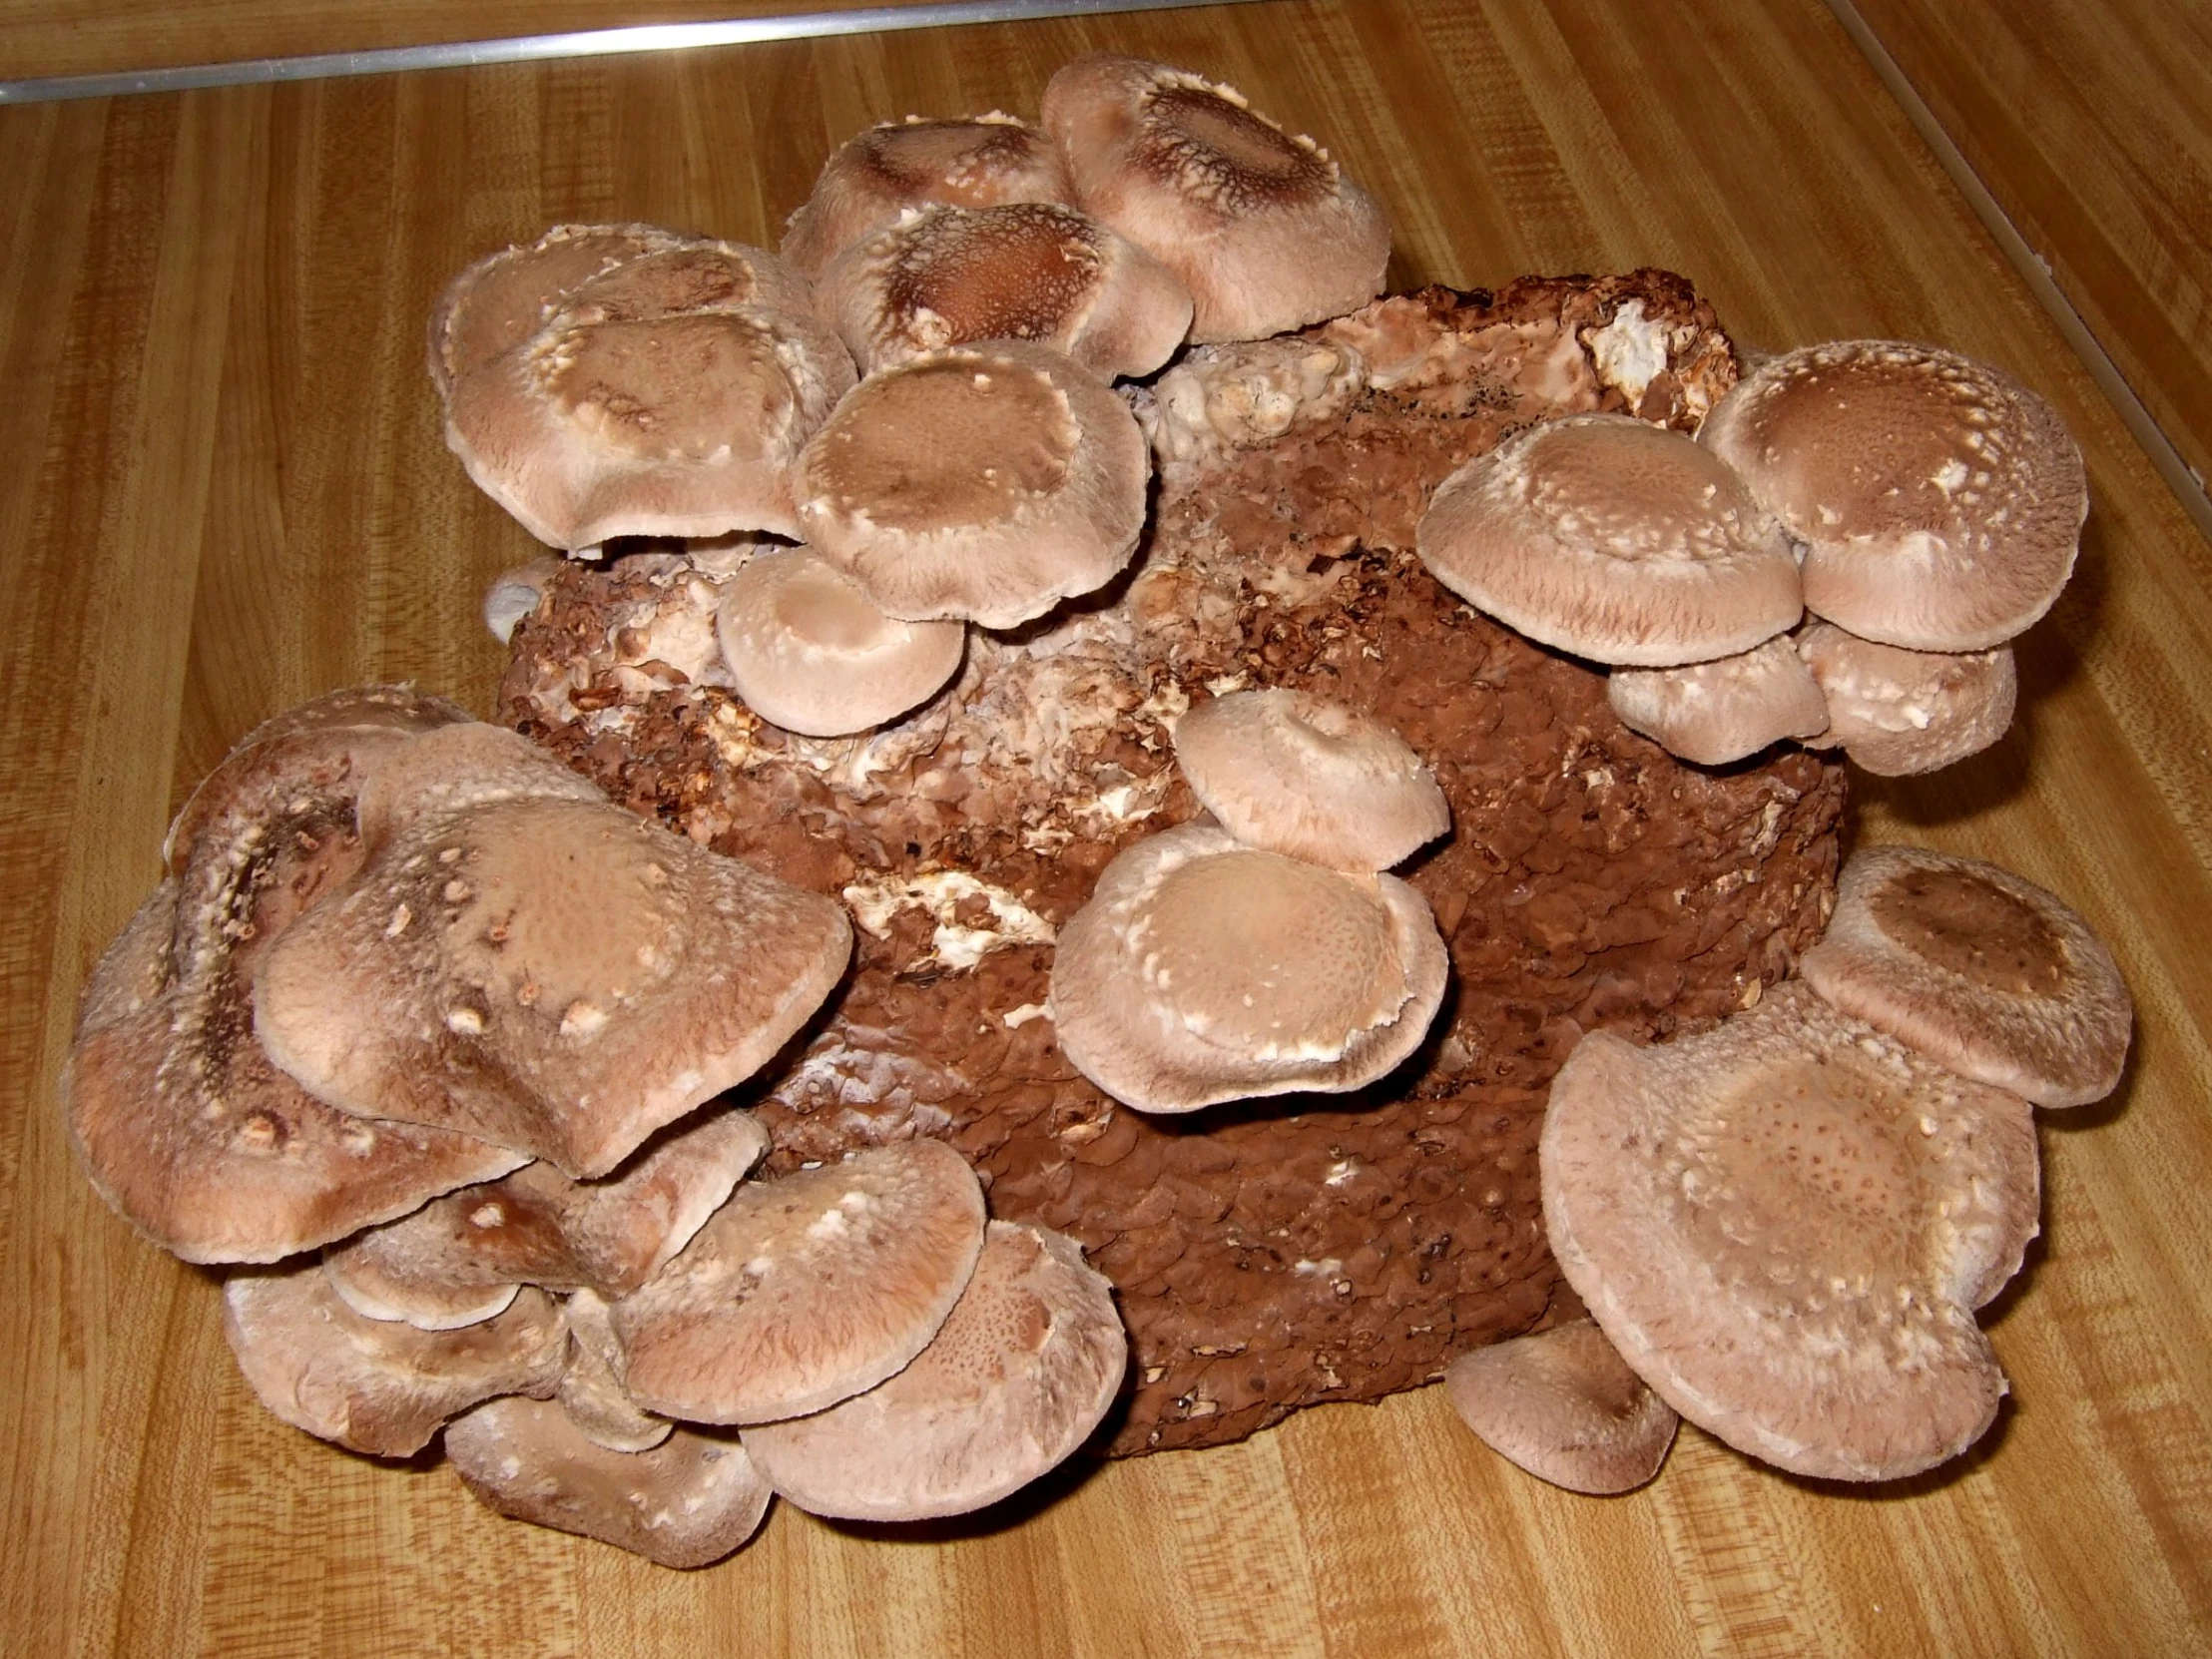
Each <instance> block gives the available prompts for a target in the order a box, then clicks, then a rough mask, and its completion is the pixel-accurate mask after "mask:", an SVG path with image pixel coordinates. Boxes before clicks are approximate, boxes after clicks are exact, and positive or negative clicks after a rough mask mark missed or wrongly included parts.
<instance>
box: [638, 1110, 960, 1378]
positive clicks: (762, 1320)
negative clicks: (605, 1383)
mask: <svg viewBox="0 0 2212 1659" xmlns="http://www.w3.org/2000/svg"><path fill="white" fill-rule="evenodd" d="M982 1248H983V1192H982V1188H981V1186H980V1185H979V1184H978V1183H977V1182H976V1179H975V1174H974V1172H973V1171H972V1170H970V1169H969V1168H968V1166H967V1164H966V1162H965V1161H964V1160H963V1159H962V1158H961V1157H960V1155H959V1154H958V1153H957V1152H954V1151H953V1150H952V1149H951V1148H950V1147H948V1146H946V1145H944V1144H943V1143H942V1142H940V1141H929V1140H916V1141H906V1142H901V1143H898V1144H896V1145H893V1146H884V1147H874V1148H870V1149H869V1150H867V1151H864V1152H858V1153H854V1154H852V1155H851V1156H849V1157H847V1158H846V1159H844V1161H843V1162H841V1163H837V1164H830V1165H827V1166H825V1167H823V1168H821V1169H814V1170H802V1171H800V1172H799V1173H797V1174H794V1175H787V1176H785V1177H783V1178H782V1179H780V1180H776V1181H755V1182H749V1183H748V1184H747V1185H745V1186H744V1187H742V1188H740V1189H739V1190H738V1192H737V1194H736V1195H735V1196H734V1197H733V1198H732V1199H731V1200H730V1202H729V1203H728V1204H726V1205H724V1206H723V1207H722V1209H721V1210H720V1211H718V1212H717V1213H716V1215H715V1217H714V1219H713V1220H712V1221H710V1222H709V1223H708V1224H707V1225H706V1227H705V1228H703V1229H702V1230H701V1231H700V1234H699V1236H698V1237H697V1238H696V1239H694V1240H693V1241H692V1242H691V1244H690V1246H689V1247H687V1248H686V1249H685V1251H684V1253H683V1254H682V1255H680V1256H678V1257H677V1258H676V1260H675V1261H673V1262H671V1263H670V1264H669V1265H668V1266H667V1267H666V1268H664V1269H663V1270H662V1271H661V1272H660V1274H659V1275H658V1276H656V1277H655V1278H654V1279H652V1280H651V1281H650V1282H648V1283H647V1284H646V1285H645V1286H643V1287H642V1288H641V1289H639V1290H637V1291H634V1292H632V1293H631V1294H630V1295H629V1296H626V1297H624V1298H623V1299H622V1300H621V1301H619V1302H617V1303H616V1304H615V1305H614V1326H615V1335H616V1337H617V1338H618V1339H620V1341H621V1343H622V1348H623V1353H624V1355H625V1357H626V1362H627V1363H626V1369H625V1375H624V1382H625V1383H626V1385H627V1386H628V1388H629V1390H630V1396H631V1397H632V1398H633V1399H635V1400H637V1401H638V1402H639V1403H640V1404H642V1405H645V1406H646V1407H648V1408H649V1409H651V1410H655V1411H661V1412H665V1413H666V1414H668V1415H670V1416H675V1417H683V1418H685V1419H687V1420H689V1421H693V1422H765V1421H769V1420H771V1419H774V1418H777V1417H789V1416H798V1415H801V1414H803V1413H805V1412H808V1411H819V1410H821V1409H822V1408H823V1407H824V1406H826V1405H833V1404H835V1403H836V1402H837V1401H838V1400H840V1399H843V1398H845V1397H846V1396H847V1395H850V1394H855V1393H858V1392H860V1391H861V1390H862V1389H863V1388H871V1387H873V1386H874V1385H875V1384H876V1383H880V1382H882V1381H883V1379H884V1378H886V1377H889V1376H890V1375H892V1374H893V1373H894V1372H897V1371H898V1370H900V1369H901V1368H903V1367H904V1366H905V1365H906V1364H907V1363H908V1362H909V1361H910V1360H912V1359H913V1357H914V1356H915V1355H916V1354H919V1353H920V1352H921V1351H922V1348H923V1347H924V1346H925V1345H926V1344H927V1343H928V1341H929V1339H930V1338H931V1337H933V1336H935V1335H936V1333H937V1329H938V1327H939V1326H941V1325H943V1324H944V1321H945V1316H946V1315H947V1314H949V1313H950V1312H951V1311H952V1305H953V1303H954V1302H955V1301H956V1300H957V1299H958V1297H959V1295H960V1292H961V1290H962V1288H963V1287H965V1286H966V1284H967V1282H968V1278H969V1276H970V1275H971V1274H972V1273H973V1272H974V1270H975V1259H976V1256H977V1254H978V1253H979V1252H980V1251H981V1250H982Z"/></svg>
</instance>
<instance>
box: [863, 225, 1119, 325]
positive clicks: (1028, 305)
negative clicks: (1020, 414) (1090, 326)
mask: <svg viewBox="0 0 2212 1659" xmlns="http://www.w3.org/2000/svg"><path fill="white" fill-rule="evenodd" d="M1097 242H1098V237H1097V234H1096V232H1095V230H1094V229H1093V228H1092V227H1091V225H1090V224H1089V222H1088V221H1086V220H1085V219H1083V218H1082V216H1080V215H1078V214H1075V213H1071V212H1069V211H1068V210H1067V209H1064V208H1054V207H1048V206H1043V205H1034V204H1024V205H1021V206H1017V207H1005V208H994V209H991V210H989V211H988V212H986V213H979V214H974V215H958V214H951V215H945V216H942V217H940V218H937V219H935V220H933V221H930V222H928V223H926V224H925V225H923V226H922V227H920V228H919V229H918V230H917V232H916V235H915V239H914V243H913V245H912V247H911V248H910V249H909V250H908V251H907V253H906V256H905V257H904V258H903V259H901V260H900V261H899V263H898V264H897V266H896V267H895V268H894V269H893V270H892V271H891V273H890V277H889V280H888V281H887V282H886V283H885V296H886V298H887V299H888V301H889V306H890V310H891V313H892V315H894V316H895V317H897V318H899V319H900V320H901V321H906V320H909V319H911V318H913V317H914V316H915V315H916V313H918V312H922V311H931V312H934V313H935V314H936V315H937V316H939V317H941V318H943V319H944V323H945V333H944V335H943V336H942V337H943V338H944V339H945V340H946V341H947V342H948V343H957V342H960V341H963V340H979V339H1043V338H1046V337H1048V336H1050V335H1052V334H1054V333H1056V332H1058V331H1059V329H1060V327H1061V325H1062V324H1063V323H1064V322H1065V321H1066V320H1067V318H1068V317H1069V315H1070V314H1071V313H1073V312H1074V311H1075V310H1076V308H1077V307H1078V306H1079V305H1081V304H1082V302H1083V299H1084V297H1085V295H1086V294H1088V293H1089V292H1090V291H1091V290H1092V289H1093V288H1094V287H1096V286H1097V284H1098V281H1099V277H1100V275H1101V272H1102V269H1103V267H1102V264H1101V261H1100V257H1099V250H1098V248H1097Z"/></svg>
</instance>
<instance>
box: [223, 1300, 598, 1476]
mask: <svg viewBox="0 0 2212 1659" xmlns="http://www.w3.org/2000/svg"><path fill="white" fill-rule="evenodd" d="M223 1334H224V1335H225V1336H226V1337H228V1338H229V1339H230V1342H231V1352H232V1353H233V1354H235V1355H237V1356H238V1362H239V1369H240V1370H241V1371H243V1372H244V1373H245V1374H246V1381H247V1382H248V1383H251V1384H253V1388H254V1392H255V1393H256V1394H257V1395H259V1396H260V1398H261V1401H262V1403H263V1404H264V1405H266V1406H268V1407H269V1408H270V1409H271V1410H272V1411H274V1412H276V1413H277V1415H278V1416H279V1417H282V1418H283V1419H284V1421H286V1422H288V1423H290V1424H291V1425H292V1426H293V1427H294V1428H303V1429H305V1430H306V1431H307V1432H308V1433H310V1434H315V1435H319V1436H320V1437H321V1438H323V1439H325V1440H335V1441H336V1442H337V1443H338V1444H339V1445H342V1446H346V1447H348V1448H350V1449H352V1450H354V1451H365V1452H367V1453H369V1454H370V1455H371V1456H376V1457H405V1456H407V1455H409V1454H410V1453H413V1452H416V1451H420V1450H421V1449H422V1448H423V1446H424V1445H426V1444H428V1443H429V1439H430V1436H431V1435H432V1434H434V1433H436V1432H437V1430H438V1425H439V1424H440V1423H442V1422H444V1421H445V1420H446V1419H447V1418H448V1417H451V1416H453V1415H454V1414H455V1413H456V1412H460V1411H465V1410H467V1409H468V1408H469V1407H470V1406H471V1405H474V1404H475V1403H476V1402H477V1401H478V1400H482V1399H489V1398H491V1397H492V1396H493V1395H495V1394H511V1393H528V1394H537V1395H541V1396H542V1395H547V1394H550V1393H552V1392H553V1390H554V1388H555V1387H556V1386H557V1385H558V1384H559V1382H560V1376H561V1368H562V1365H563V1363H564V1361H565V1359H566V1356H567V1352H568V1330H567V1327H566V1326H565V1325H564V1324H563V1323H562V1321H561V1311H560V1310H559V1309H558V1308H556V1307H555V1306H554V1305H553V1302H552V1299H551V1298H549V1297H547V1296H546V1295H545V1294H544V1293H543V1292H542V1291H536V1290H531V1289H528V1288H525V1289H524V1290H523V1291H522V1293H521V1294H520V1295H519V1296H517V1297H516V1298H515V1301H514V1305H513V1306H512V1307H510V1308H509V1309H508V1310H507V1311H506V1312H505V1313H503V1314H501V1315H499V1316H498V1317H497V1318H496V1319H492V1320H487V1321H485V1322H484V1323H482V1324H480V1325H471V1326H468V1327H466V1328H464V1329H462V1330H459V1331H418V1330H416V1329H415V1328H414V1327H413V1326H411V1325H402V1324H396V1323H392V1322H388V1321H384V1320H366V1319H362V1318H361V1317H360V1316H359V1315H358V1314H356V1313H354V1312H353V1311H352V1310H351V1309H350V1308H348V1307H346V1306H345V1304H344V1303H342V1302H340V1301H339V1300H338V1297H337V1293H336V1292H335V1291H333V1290H332V1289H331V1288H330V1283H329V1281H328V1280H326V1279H324V1278H323V1276H322V1273H321V1271H320V1270H319V1269H317V1268H315V1267H312V1266H309V1267H305V1268H298V1269H294V1270H292V1271H291V1272H289V1273H268V1272H259V1273H256V1272H248V1273H239V1274H235V1275H233V1276H232V1278H231V1279H230V1281H229V1282H228V1283H226V1284H225V1286H224V1287H223Z"/></svg>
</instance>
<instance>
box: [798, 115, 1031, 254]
mask: <svg viewBox="0 0 2212 1659" xmlns="http://www.w3.org/2000/svg"><path fill="white" fill-rule="evenodd" d="M1073 199H1074V198H1073V193H1072V191H1071V190H1070V188H1069V185H1068V180H1067V172H1066V170H1065V169H1064V168H1063V167H1062V166H1061V165H1060V157H1059V153H1058V152H1057V151H1056V150H1054V149H1053V147H1052V143H1051V141H1050V140H1049V139H1047V138H1046V137H1045V136H1044V135H1043V134H1042V133H1040V132H1038V131H1037V130H1036V129H1035V128H1033V127H1029V126H1026V125H1025V124H1023V123H1022V122H1019V121H1016V120H1015V119H1014V118H1013V117H1012V116H1010V115H1000V114H998V113H997V112H996V111H993V112H992V113H991V114H989V115H984V116H977V117H975V118H973V119H972V120H966V121H923V120H921V119H920V118H919V117H915V116H909V117H908V118H907V119H906V120H904V121H902V122H901V121H888V122H884V123H883V124H882V125H880V126H877V127H872V128H870V129H869V130H868V131H866V132H864V133H862V134H861V135H860V136H859V137H858V138H855V139H849V140H847V141H846V142H845V143H844V145H843V146H842V147H841V148H839V149H838V150H837V151H836V152H835V153H834V154H832V155H831V156H830V160H829V161H828V162H826V163H824V164H823V169H822V176H821V177H820V178H819V179H817V180H816V181H815V193H814V195H813V196H812V197H810V198H809V199H808V200H807V202H806V203H805V204H804V205H803V206H802V207H801V208H800V210H799V211H798V212H797V213H795V214H793V215H792V217H791V223H790V225H789V226H788V227H786V229H785V232H784V244H783V248H782V250H781V252H782V254H783V257H784V259H785V261H786V262H787V263H788V264H789V265H790V266H791V267H792V269H793V270H795V271H797V272H799V273H801V274H802V275H804V276H806V277H821V276H822V274H823V273H824V272H825V271H826V270H828V269H829V266H830V261H831V260H833V259H835V258H836V257H837V255H838V254H840V253H842V252H843V251H844V250H845V249H847V248H849V247H851V246H852V244H854V243H856V242H858V241H859V240H860V239H861V238H862V237H864V236H866V235H867V234H868V233H869V232H871V231H878V230H881V229H882V228H883V227H884V226H886V225H892V224H896V223H897V221H898V217H899V215H900V214H902V213H904V212H905V211H906V210H908V209H909V208H920V207H926V206H928V205H929V204H931V203H944V204H946V205H949V206H952V207H960V208H988V207H995V206H997V205H998V204H1000V203H1008V202H1069V201H1072V200H1073Z"/></svg>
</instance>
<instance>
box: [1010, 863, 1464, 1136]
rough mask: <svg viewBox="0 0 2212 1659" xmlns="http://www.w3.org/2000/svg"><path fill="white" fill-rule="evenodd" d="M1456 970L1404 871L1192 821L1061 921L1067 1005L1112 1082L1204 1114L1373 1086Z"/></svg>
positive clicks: (1157, 1103) (1118, 1094)
mask: <svg viewBox="0 0 2212 1659" xmlns="http://www.w3.org/2000/svg"><path fill="white" fill-rule="evenodd" d="M1448 972H1449V964H1448V962H1447V959H1446V957H1445V953H1444V947H1443V941H1442V939H1441V938H1440V937H1439V936H1438V934H1437V932H1436V922H1435V918H1434V916H1433V915H1431V914H1430V913H1429V909H1428V904H1427V901H1426V900H1424V899H1423V898H1421V896H1420V895H1419V894H1418V893H1416V892H1414V891H1413V889H1412V888H1410V887H1408V886H1406V885H1405V883H1404V882H1402V881H1399V880H1397V879H1396V878H1395V877H1393V876H1388V875H1376V876H1353V875H1347V874H1344V873H1342V872H1341V871H1338V870H1333V869H1326V868H1323V867H1322V866H1320V865H1318V864H1311V863H1307V862H1305V861H1303V860H1301V859H1297V858H1286V857H1284V856H1283V855H1282V854H1281V853H1277V852H1256V851H1253V850H1251V849H1250V848H1248V847H1245V846H1242V845H1240V844H1239V843H1238V841H1237V840H1236V839H1235V838H1234V837H1233V836H1231V835H1230V834H1229V833H1228V832H1227V831H1225V830H1218V829H1215V828H1214V827H1213V826H1211V825H1204V824H1187V825H1184V826H1181V827H1180V828H1178V829H1174V830H1167V831H1165V832H1163V833H1161V834H1157V835H1151V836H1148V837H1146V838H1145V839H1144V840H1141V841H1138V842H1137V843H1136V844H1135V845H1133V846H1131V847H1129V848H1127V849H1126V850H1125V851H1123V852H1122V853H1121V854H1120V855H1119V856H1118V857H1116V858H1115V859H1114V861H1113V862H1112V863H1110V864H1108V865H1107V866H1106V870H1105V873H1103V874H1102V875H1101V876H1100V877H1099V879H1098V885H1097V887H1096V888H1095V889H1094V890H1093V891H1092V894H1091V899H1090V902H1089V903H1087V904H1085V905H1084V906H1083V908H1082V909H1080V910H1078V911H1077V912H1076V913H1075V914H1074V915H1073V916H1070V917H1069V918H1068V920H1067V922H1066V924H1065V925H1064V926H1062V928H1061V929H1060V940H1059V946H1058V950H1057V953H1056V954H1055V956H1054V958H1053V964H1052V1014H1053V1019H1054V1021H1055V1022H1056V1025H1057V1028H1058V1037H1059V1042H1060V1047H1061V1050H1062V1051H1063V1052H1064V1053H1065V1054H1066V1055H1067V1057H1068V1060H1069V1062H1070V1063H1071V1064H1073V1065H1074V1066H1075V1068H1076V1069H1077V1070H1078V1071H1080V1072H1082V1073H1083V1075H1084V1076H1086V1077H1088V1078H1089V1079H1090V1080H1091V1081H1092V1082H1093V1083H1096V1084H1097V1085H1098V1086H1099V1087H1100V1088H1101V1089H1103V1090H1105V1091H1106V1093H1108V1094H1110V1095H1112V1096H1113V1097H1114V1098H1115V1099H1116V1100H1119V1101H1122V1102H1123V1103H1125V1104H1127V1105H1130V1106H1134V1107H1137V1108H1138V1109H1139V1110H1141V1111H1147V1112H1189V1111H1195V1110H1197V1109H1198V1108H1199V1107H1201V1106H1210V1105H1213V1104H1215V1103H1216V1102H1218V1101H1224V1100H1240V1099H1245V1098H1249V1097H1252V1096H1257V1095H1273V1094H1288V1093H1290V1092H1292V1091H1294V1090H1306V1089H1312V1090H1321V1091H1327V1092H1341V1091H1343V1090H1346V1089H1356V1088H1359V1087H1360V1086H1361V1085H1363V1084H1365V1083H1371V1082H1373V1081H1374V1080H1375V1079H1376V1078H1378V1077H1381V1076H1383V1074H1384V1073H1386V1072H1388V1071H1389V1070H1390V1069H1391V1068H1392V1067H1394V1066H1395V1065H1397V1064H1398V1062H1399V1061H1401V1060H1403V1059H1404V1058H1405V1057H1406V1056H1407V1055H1409V1054H1411V1053H1412V1051H1413V1050H1414V1049H1415V1048H1417V1047H1418V1046H1419V1045H1420V1040H1421V1038H1422V1036H1423V1035H1425V1034H1426V1032H1427V1029H1428V1023H1429V1021H1430V1020H1431V1019H1432V1018H1434V1016H1435V1013H1436V1009H1437V1007H1438V1006H1439V1005H1440V1004H1441V1002H1442V1000H1443V991H1444V984H1445V980H1446V978H1447V975H1448Z"/></svg>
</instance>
